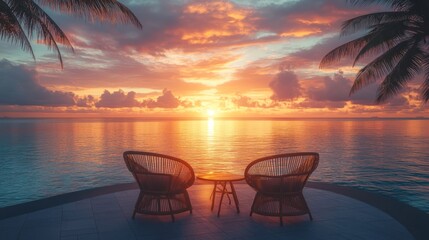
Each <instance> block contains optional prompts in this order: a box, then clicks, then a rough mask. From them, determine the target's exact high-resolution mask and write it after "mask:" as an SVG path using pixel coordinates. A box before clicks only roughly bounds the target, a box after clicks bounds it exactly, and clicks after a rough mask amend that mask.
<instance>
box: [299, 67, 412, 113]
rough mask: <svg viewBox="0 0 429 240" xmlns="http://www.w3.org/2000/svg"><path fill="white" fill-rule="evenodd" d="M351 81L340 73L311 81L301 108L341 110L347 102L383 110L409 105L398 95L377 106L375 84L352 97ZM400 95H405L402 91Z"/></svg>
mask: <svg viewBox="0 0 429 240" xmlns="http://www.w3.org/2000/svg"><path fill="white" fill-rule="evenodd" d="M352 84H353V81H352V80H351V79H348V78H346V77H344V75H343V74H342V72H339V73H336V74H334V76H333V77H332V78H331V77H328V76H326V77H324V78H322V79H321V80H317V79H316V80H313V81H312V82H311V84H307V85H308V87H307V88H306V91H305V92H306V94H307V101H305V102H303V103H302V104H301V105H300V106H301V107H309V108H324V107H327V108H342V107H344V106H345V105H346V103H347V102H350V103H352V104H355V105H366V106H379V107H383V108H388V107H389V108H392V107H397V106H402V107H406V106H408V105H409V102H408V99H407V98H405V97H404V96H403V95H402V94H398V95H396V96H394V97H392V98H391V99H389V100H388V101H387V102H386V103H384V104H380V105H377V104H376V102H375V99H376V96H377V88H378V85H377V84H370V85H368V86H365V87H363V88H362V89H360V90H358V91H357V92H355V93H354V94H352V95H349V92H350V89H351V87H352ZM402 93H405V92H404V91H403V92H402Z"/></svg>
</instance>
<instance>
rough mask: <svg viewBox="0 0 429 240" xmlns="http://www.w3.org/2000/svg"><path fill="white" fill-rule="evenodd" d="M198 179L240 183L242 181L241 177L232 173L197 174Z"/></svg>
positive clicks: (242, 177)
mask: <svg viewBox="0 0 429 240" xmlns="http://www.w3.org/2000/svg"><path fill="white" fill-rule="evenodd" d="M197 178H198V179H201V180H206V181H241V180H244V176H243V175H238V174H232V173H206V174H198V175H197Z"/></svg>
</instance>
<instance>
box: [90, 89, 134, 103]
mask: <svg viewBox="0 0 429 240" xmlns="http://www.w3.org/2000/svg"><path fill="white" fill-rule="evenodd" d="M135 97H136V93H135V92H133V91H131V92H128V93H127V94H125V92H124V91H122V90H121V89H119V90H118V91H116V92H113V93H110V92H109V91H108V90H105V91H104V93H103V94H101V96H100V100H99V101H98V102H97V103H95V106H96V107H105V108H123V107H139V106H140V105H141V103H140V102H139V101H137V100H136V98H135Z"/></svg>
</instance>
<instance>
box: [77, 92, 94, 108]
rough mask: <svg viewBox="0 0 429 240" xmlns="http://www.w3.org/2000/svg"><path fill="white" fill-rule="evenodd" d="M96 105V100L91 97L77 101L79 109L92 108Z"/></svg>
mask: <svg viewBox="0 0 429 240" xmlns="http://www.w3.org/2000/svg"><path fill="white" fill-rule="evenodd" d="M94 104H95V98H94V97H93V96H91V95H89V96H84V97H81V98H78V99H77V100H76V106H78V107H92V106H94Z"/></svg>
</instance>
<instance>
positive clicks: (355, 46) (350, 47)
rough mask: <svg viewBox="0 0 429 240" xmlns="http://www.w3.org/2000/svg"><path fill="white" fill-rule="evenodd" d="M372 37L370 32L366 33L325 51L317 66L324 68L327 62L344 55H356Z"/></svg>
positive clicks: (332, 61)
mask: <svg viewBox="0 0 429 240" xmlns="http://www.w3.org/2000/svg"><path fill="white" fill-rule="evenodd" d="M371 38H372V35H371V34H367V35H365V36H362V37H360V38H357V39H354V40H352V41H349V42H347V43H344V44H343V45H341V46H339V47H337V48H335V49H333V50H332V51H330V52H329V53H327V54H326V55H325V56H324V57H323V58H322V60H321V61H320V64H319V68H325V67H327V66H328V65H329V64H331V63H334V62H338V61H340V60H341V59H342V58H344V57H347V56H348V57H352V56H354V55H356V54H357V53H358V52H359V51H360V50H361V49H362V48H363V47H364V46H365V45H366V44H367V43H368V41H369V40H370V39H371Z"/></svg>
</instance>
